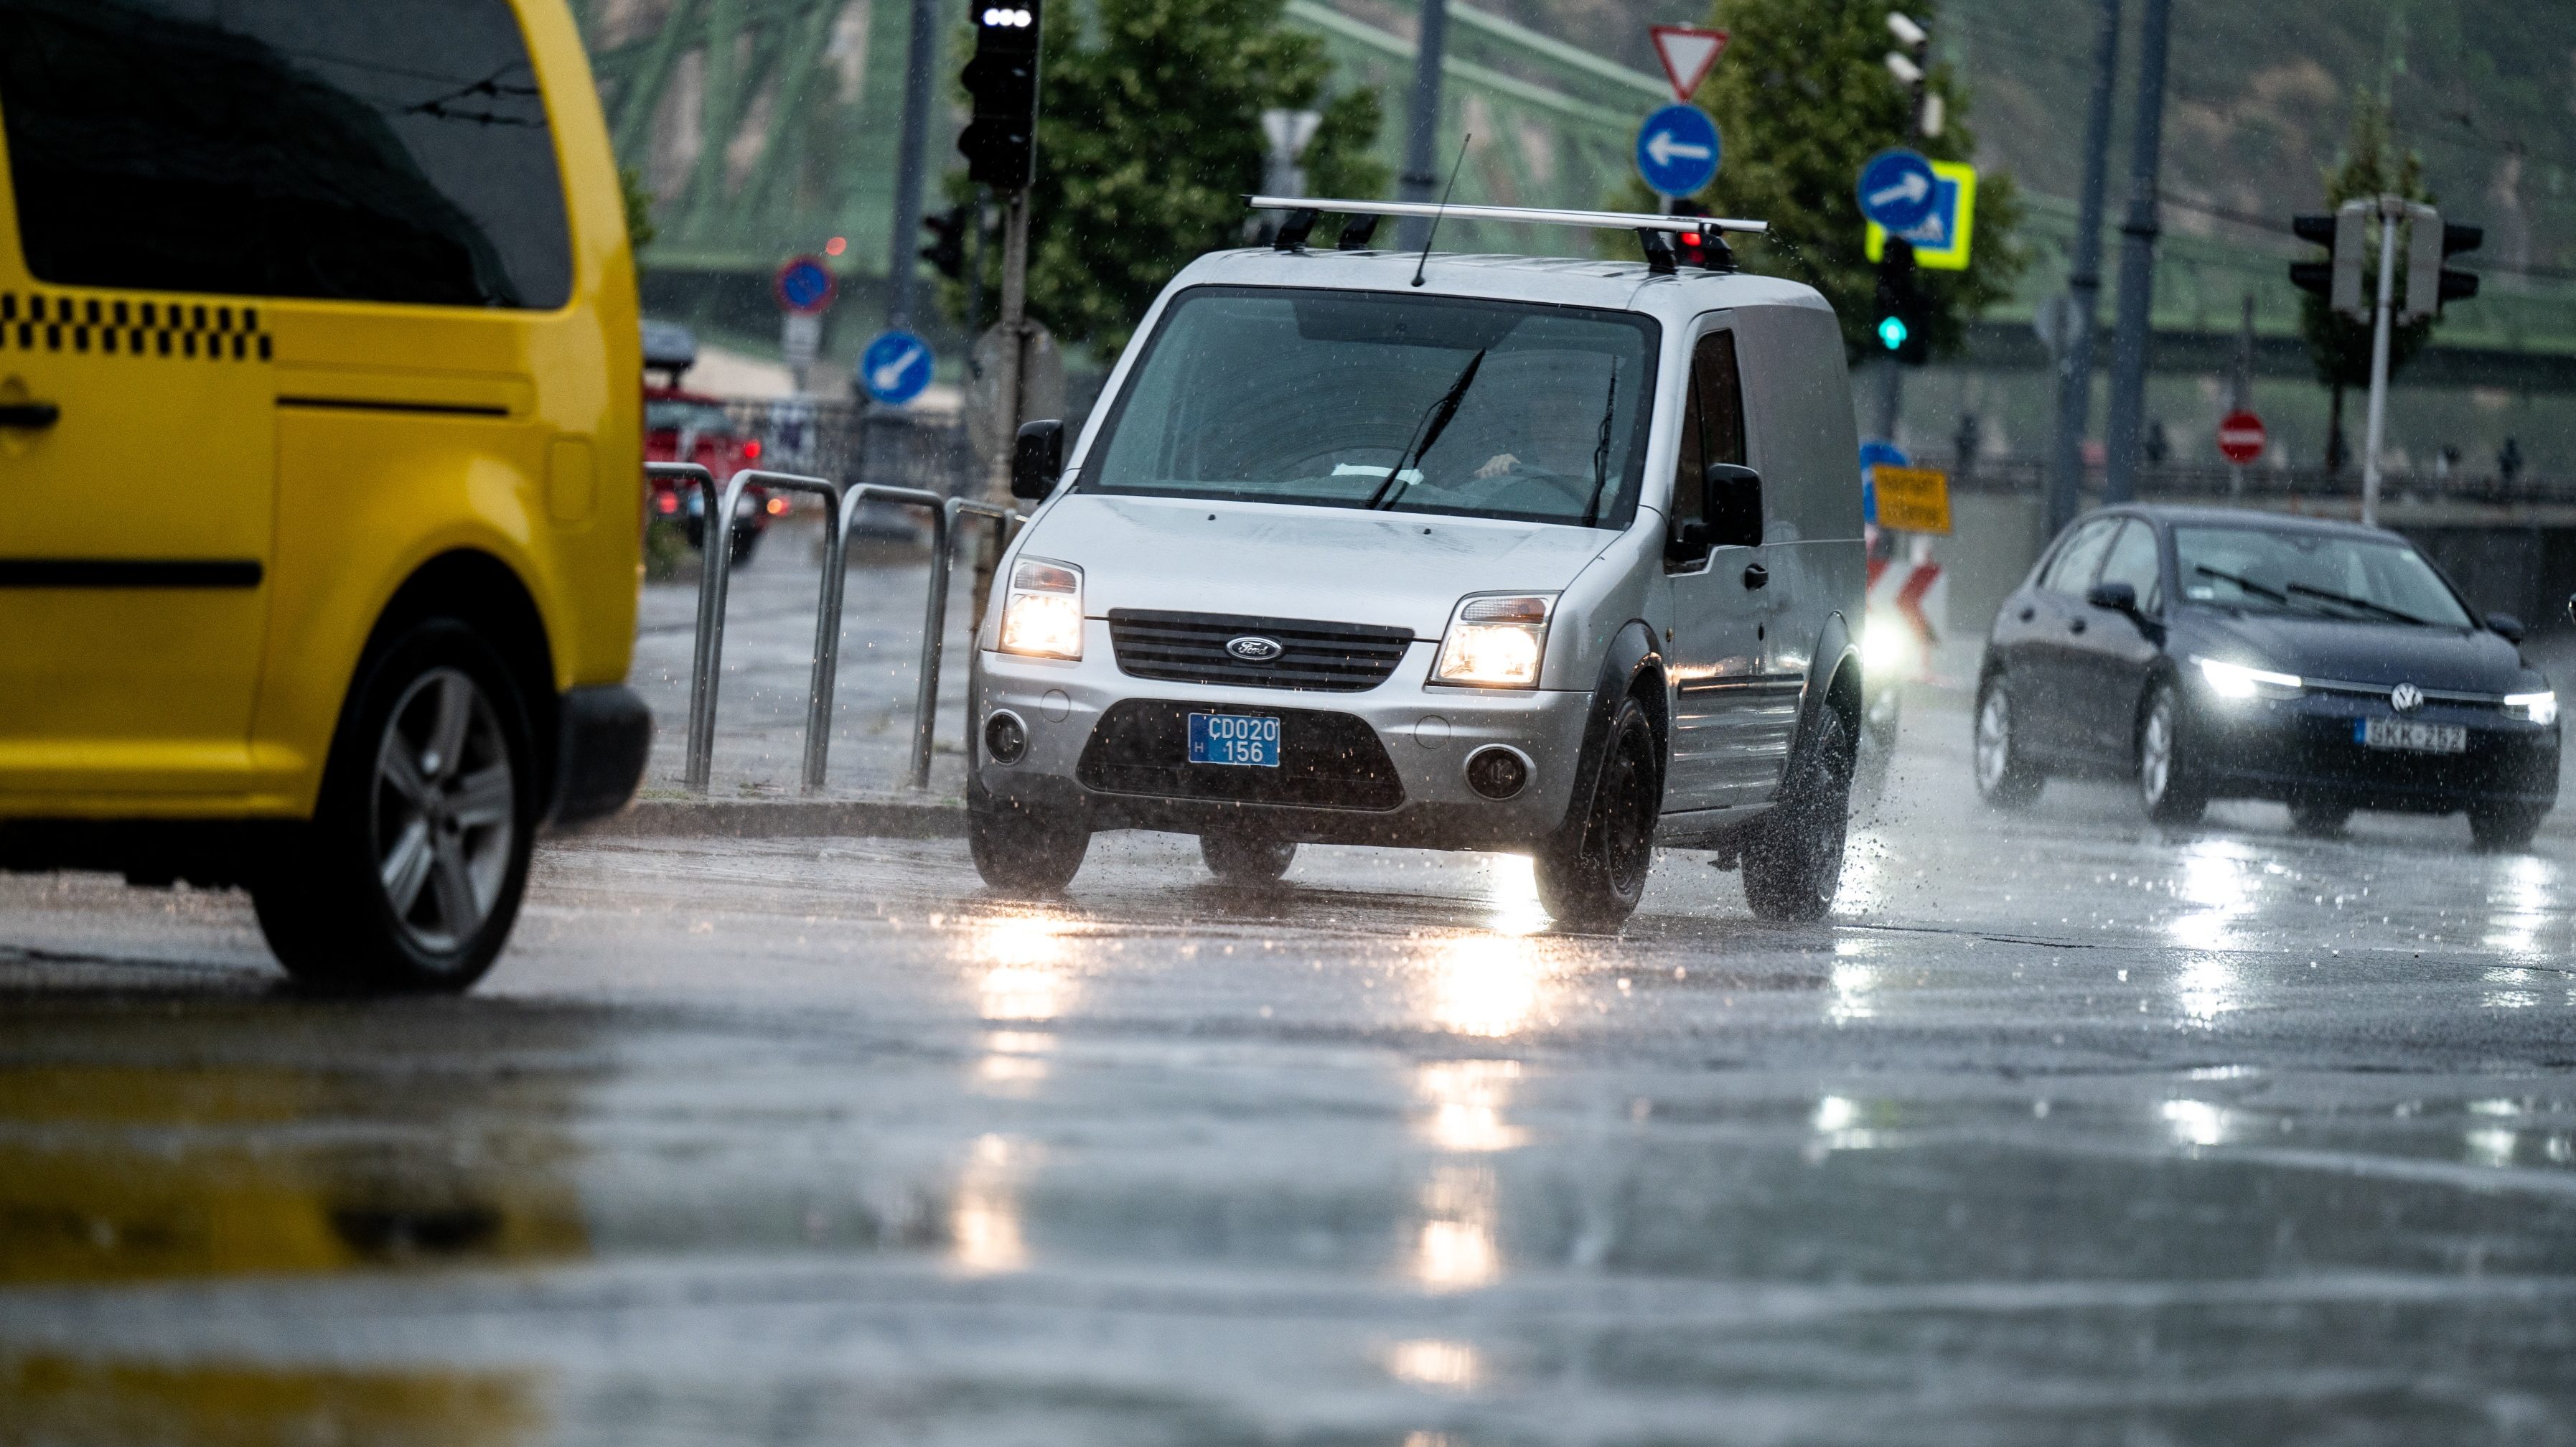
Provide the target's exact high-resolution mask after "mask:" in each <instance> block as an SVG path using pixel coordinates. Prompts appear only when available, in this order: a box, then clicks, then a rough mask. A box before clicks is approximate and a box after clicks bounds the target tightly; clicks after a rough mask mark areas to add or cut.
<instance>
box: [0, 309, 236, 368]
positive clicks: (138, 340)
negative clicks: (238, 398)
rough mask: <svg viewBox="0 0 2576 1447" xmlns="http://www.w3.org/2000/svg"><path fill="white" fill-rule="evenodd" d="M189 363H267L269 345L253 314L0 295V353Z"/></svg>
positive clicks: (234, 310)
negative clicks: (69, 353)
mask: <svg viewBox="0 0 2576 1447" xmlns="http://www.w3.org/2000/svg"><path fill="white" fill-rule="evenodd" d="M13 344H14V346H15V349H16V350H18V351H22V352H33V351H39V350H41V351H48V352H59V351H62V350H64V349H65V347H66V346H68V347H69V349H70V350H71V351H73V352H75V353H86V352H89V351H91V350H92V349H93V348H95V350H96V351H97V352H98V353H99V354H100V355H101V356H115V355H118V354H120V353H122V354H123V355H126V356H131V357H155V358H170V359H173V360H178V361H194V360H196V359H198V358H200V357H202V358H204V359H205V360H207V361H210V362H213V361H226V360H229V361H236V362H244V361H249V360H251V359H252V358H253V357H256V358H257V359H258V360H260V361H263V362H265V361H270V360H272V359H273V357H274V354H275V344H274V342H272V341H271V339H270V336H269V334H268V333H267V332H265V331H262V330H260V326H259V308H258V307H255V306H233V305H230V304H227V303H222V302H216V303H207V302H176V301H174V302H151V301H146V302H131V301H124V300H118V299H102V298H99V297H87V298H78V299H76V298H73V297H68V296H59V295H58V296H47V295H46V294H45V293H43V292H36V293H32V294H28V295H26V296H23V297H22V296H21V295H20V294H19V293H16V292H0V350H7V349H9V348H10V347H11V346H12V345H13Z"/></svg>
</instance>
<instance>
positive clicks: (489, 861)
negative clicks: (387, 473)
mask: <svg viewBox="0 0 2576 1447" xmlns="http://www.w3.org/2000/svg"><path fill="white" fill-rule="evenodd" d="M532 737H533V735H532V731H531V729H530V727H529V722H528V707H527V701H526V699H525V697H524V696H523V694H522V691H521V689H520V687H519V684H518V681H517V680H516V679H515V678H513V677H512V676H511V673H510V670H509V667H508V666H507V665H506V664H504V663H503V662H502V661H501V658H500V656H499V655H498V654H496V653H495V652H493V650H492V648H491V646H490V645H489V644H487V643H485V642H484V641H483V640H482V638H481V637H479V636H478V635H476V634H475V632H474V631H473V630H472V629H471V628H468V627H467V626H466V625H464V624H463V623H460V622H457V621H456V620H454V619H449V618H434V619H428V620H425V621H422V622H419V623H415V624H413V625H411V626H410V627H408V628H406V629H405V630H403V631H402V632H401V633H400V634H399V635H397V636H396V637H395V638H394V640H393V641H392V642H391V643H390V644H388V645H387V646H385V647H384V648H383V649H381V650H379V651H378V652H377V653H375V654H374V655H373V656H372V657H370V658H369V659H368V661H367V662H365V663H363V664H361V665H360V667H359V669H358V683H357V686H356V688H355V689H353V690H352V694H351V706H350V709H349V711H348V713H347V714H346V716H345V717H344V719H343V721H342V723H341V727H340V733H339V736H338V737H337V738H335V739H334V740H333V741H332V747H331V758H330V762H329V764H328V765H327V766H326V768H325V769H324V772H323V777H322V795H321V798H320V800H319V802H318V804H317V806H316V807H315V809H314V811H313V819H312V821H311V822H310V823H308V824H303V825H298V826H296V827H295V828H294V829H293V830H292V831H291V833H290V834H289V836H288V837H287V839H286V840H285V841H284V842H283V845H282V847H281V848H280V849H279V850H278V851H277V855H276V857H275V858H273V859H272V860H270V861H267V864H266V866H265V867H264V868H263V869H262V870H261V871H260V873H259V876H258V878H257V879H256V881H255V882H254V883H253V885H252V887H251V902H252V904H253V905H254V906H255V907H256V909H257V911H258V914H259V926H260V932H261V933H263V934H265V935H266V936H267V937H268V943H269V948H270V949H272V950H274V951H276V953H277V958H278V962H279V963H280V964H282V965H284V966H285V967H286V972H287V973H288V974H289V975H292V976H293V977H295V979H296V980H297V981H298V982H299V983H302V984H305V985H309V986H313V987H316V988H321V989H328V990H343V991H361V992H370V993H380V992H422V991H448V992H454V991H461V990H464V989H466V988H467V987H468V986H471V985H472V984H473V983H474V982H475V981H476V980H478V979H481V978H482V977H483V972H484V971H486V970H488V969H490V968H491V967H492V961H493V960H494V958H495V957H497V956H498V955H499V954H500V953H501V946H502V944H503V943H504V942H505V941H507V940H508V939H509V937H510V926H511V925H512V924H513V923H515V922H516V921H517V919H518V915H519V898H520V895H521V893H522V892H523V891H524V890H525V889H526V887H527V881H528V853H529V850H530V848H531V847H532V845H533V843H534V841H535V837H536V822H537V787H536V785H537V777H536V769H535V750H534V748H533V747H532V743H531V740H532Z"/></svg>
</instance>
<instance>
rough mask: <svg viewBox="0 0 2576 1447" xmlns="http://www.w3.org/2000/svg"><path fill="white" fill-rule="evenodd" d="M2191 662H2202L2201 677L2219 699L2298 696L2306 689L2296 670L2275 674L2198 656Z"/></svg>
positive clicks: (2240, 664)
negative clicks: (2294, 671)
mask: <svg viewBox="0 0 2576 1447" xmlns="http://www.w3.org/2000/svg"><path fill="white" fill-rule="evenodd" d="M2192 662H2194V663H2197V664H2199V665H2200V676H2201V679H2202V680H2203V681H2204V682H2206V683H2207V684H2208V685H2209V691H2210V692H2212V693H2214V694H2217V695H2218V696H2219V697H2220V698H2297V697H2298V696H2299V695H2300V693H2302V692H2303V691H2305V690H2306V688H2307V684H2306V683H2305V682H2304V681H2302V680H2301V679H2300V677H2299V676H2298V675H2297V674H2295V673H2274V672H2272V671H2271V670H2270V669H2266V668H2248V667H2246V666H2245V665H2244V664H2242V663H2222V662H2220V661H2219V660H2217V659H2215V658H2195V659H2193V660H2192Z"/></svg>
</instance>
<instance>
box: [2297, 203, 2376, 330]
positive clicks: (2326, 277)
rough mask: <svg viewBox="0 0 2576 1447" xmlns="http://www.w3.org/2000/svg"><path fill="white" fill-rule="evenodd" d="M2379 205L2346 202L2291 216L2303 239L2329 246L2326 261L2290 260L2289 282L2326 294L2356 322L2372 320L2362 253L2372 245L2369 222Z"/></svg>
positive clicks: (2332, 303) (2299, 287)
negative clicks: (2363, 290) (2363, 286)
mask: <svg viewBox="0 0 2576 1447" xmlns="http://www.w3.org/2000/svg"><path fill="white" fill-rule="evenodd" d="M2377 209H2378V208H2377V206H2375V205H2374V204H2373V203H2371V202H2368V201H2346V202H2345V203H2343V205H2341V206H2339V207H2337V208H2336V209H2334V210H2333V211H2330V212H2323V211H2319V212H2309V213H2308V214H2306V215H2303V216H2293V217H2291V218H2290V229H2291V230H2292V231H2295V232H2297V233H2298V235H2299V239H2300V240H2302V241H2313V242H2315V243H2316V244H2317V245H2319V246H2322V247H2324V248H2325V249H2326V254H2327V257H2328V259H2327V260H2324V261H2293V262H2291V263H2290V284H2291V285H2292V286H2295V287H2297V288H2298V289H2299V290H2301V291H2312V292H2315V293H2316V294H2317V295H2319V296H2321V297H2324V298H2325V299H2326V300H2327V302H2328V303H2329V304H2330V305H2332V306H2333V307H2334V309H2335V310H2336V311H2339V312H2341V313H2343V314H2344V315H2345V316H2348V317H2351V318H2352V319H2353V320H2355V321H2368V320H2370V307H2371V304H2370V303H2369V302H2367V301H2364V300H2363V299H2362V294H2361V264H2362V252H2363V250H2364V249H2365V248H2366V247H2367V246H2368V244H2369V236H2370V221H2371V216H2372V214H2373V213H2374V212H2375V211H2377Z"/></svg>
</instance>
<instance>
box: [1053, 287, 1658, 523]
mask: <svg viewBox="0 0 2576 1447" xmlns="http://www.w3.org/2000/svg"><path fill="white" fill-rule="evenodd" d="M1656 337H1657V329H1656V325H1655V323H1654V321H1653V320H1652V319H1651V318H1647V317H1642V316H1636V315H1633V314H1629V313H1624V312H1612V311H1590V310H1581V309H1575V308H1569V307H1551V306H1534V305H1528V304H1524V303H1517V302H1494V301H1478V300H1462V299H1457V298H1447V297H1411V296H1402V295H1394V294H1389V293H1382V292H1353V291H1293V290H1287V289H1283V288H1257V289H1255V288H1230V287H1194V288H1192V289H1191V290H1189V291H1187V292H1184V293H1182V294H1181V295H1180V297H1178V298H1177V299H1176V300H1175V301H1174V302H1173V304H1172V306H1171V307H1170V309H1169V310H1167V311H1166V312H1165V313H1164V315H1163V320H1162V324H1161V325H1160V326H1158V327H1157V328H1156V329H1155V331H1154V334H1153V336H1152V338H1151V339H1150V340H1149V341H1148V342H1147V343H1146V350H1145V354H1144V356H1143V357H1142V358H1140V359H1139V360H1138V362H1137V365H1136V368H1135V371H1134V374H1133V375H1132V377H1131V378H1130V379H1129V382H1128V385H1127V387H1126V389H1125V392H1124V394H1123V395H1122V396H1121V397H1120V399H1119V401H1118V404H1117V408H1116V410H1115V411H1114V412H1112V413H1111V415H1110V417H1109V420H1108V422H1107V424H1106V425H1105V426H1104V427H1103V428H1102V430H1101V434H1100V436H1099V438H1098V440H1097V441H1096V442H1095V443H1094V444H1093V446H1092V448H1091V450H1090V454H1089V458H1088V460H1087V461H1086V462H1085V464H1084V466H1083V470H1082V472H1083V475H1082V477H1081V480H1080V483H1079V487H1080V490H1081V491H1084V492H1096V493H1113V494H1148V495H1158V496H1165V497H1207V498H1227V499H1232V500H1236V501H1246V502H1273V503H1302V504H1307V505H1312V506H1323V507H1347V508H1380V509H1385V510H1388V511H1392V512H1416V513H1449V514H1457V515H1464V516H1472V517H1492V518H1514V519H1523V520H1527V521H1533V522H1548V523H1570V524H1574V525H1577V526H1583V527H1596V526H1597V527H1624V526H1626V525H1627V523H1628V521H1629V520H1630V519H1631V518H1633V517H1634V516H1635V513H1636V506H1637V479H1638V476H1639V474H1640V472H1641V470H1642V468H1643V465H1644V459H1645V450H1646V428H1645V425H1644V421H1643V419H1644V418H1645V417H1646V416H1647V415H1648V412H1649V410H1650V407H1651V403H1652V399H1653V396H1654V385H1655V371H1654V365H1655V364H1654V358H1655V342H1656Z"/></svg>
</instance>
